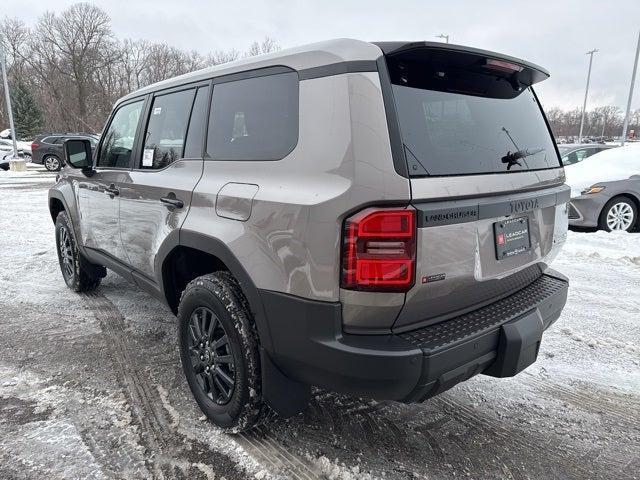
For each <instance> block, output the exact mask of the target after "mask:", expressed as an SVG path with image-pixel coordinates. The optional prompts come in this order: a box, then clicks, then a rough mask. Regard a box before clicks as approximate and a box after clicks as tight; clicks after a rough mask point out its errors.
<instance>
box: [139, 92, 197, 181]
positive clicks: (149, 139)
mask: <svg viewBox="0 0 640 480" xmlns="http://www.w3.org/2000/svg"><path fill="white" fill-rule="evenodd" d="M194 92H195V89H193V88H192V89H190V90H182V91H180V92H175V93H168V94H166V95H161V96H158V97H155V98H154V99H153V104H152V105H151V111H150V114H149V122H148V124H147V131H146V135H145V137H144V138H145V142H144V150H143V152H142V162H141V167H142V168H144V169H161V168H164V167H166V166H168V165H171V164H172V163H173V162H175V161H176V160H178V159H180V158H182V151H183V148H184V142H185V138H186V135H187V124H188V122H189V114H190V113H191V106H192V104H193V95H194Z"/></svg>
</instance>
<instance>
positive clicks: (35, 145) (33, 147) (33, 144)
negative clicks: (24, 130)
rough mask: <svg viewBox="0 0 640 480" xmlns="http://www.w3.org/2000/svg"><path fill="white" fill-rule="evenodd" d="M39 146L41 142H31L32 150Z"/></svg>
mask: <svg viewBox="0 0 640 480" xmlns="http://www.w3.org/2000/svg"><path fill="white" fill-rule="evenodd" d="M39 146H40V144H39V143H36V142H33V143H32V144H31V150H32V151H33V150H35V149H36V148H38V147H39Z"/></svg>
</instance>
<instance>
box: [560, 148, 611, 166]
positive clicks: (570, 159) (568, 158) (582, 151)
mask: <svg viewBox="0 0 640 480" xmlns="http://www.w3.org/2000/svg"><path fill="white" fill-rule="evenodd" d="M616 146H617V145H605V144H602V143H565V144H563V145H558V151H559V152H560V160H562V164H563V165H564V166H565V167H566V166H568V165H575V164H576V163H580V162H581V161H582V160H584V159H585V158H589V157H591V156H592V155H595V154H596V153H600V152H604V151H605V150H609V149H610V148H615V147H616Z"/></svg>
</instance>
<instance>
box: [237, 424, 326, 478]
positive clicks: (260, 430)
mask: <svg viewBox="0 0 640 480" xmlns="http://www.w3.org/2000/svg"><path fill="white" fill-rule="evenodd" d="M238 437H239V438H238V443H239V444H240V445H241V446H242V447H243V448H244V449H245V450H246V451H247V452H249V453H250V454H251V455H252V456H254V457H257V458H259V459H260V460H262V462H263V463H266V464H269V465H271V466H272V467H273V469H274V471H275V472H278V473H280V474H282V475H285V476H286V478H292V479H295V480H322V479H324V478H325V477H324V476H323V475H321V474H320V472H319V471H318V470H317V468H316V467H315V466H314V465H313V464H312V463H311V462H309V461H308V460H307V459H306V458H304V457H301V456H298V455H296V454H295V453H293V452H292V451H291V448H289V447H287V446H285V445H283V444H282V443H280V442H279V441H278V440H276V439H275V438H274V437H273V436H271V435H270V433H269V432H268V429H267V428H265V427H264V426H259V427H256V428H254V429H252V430H250V431H248V432H244V433H240V434H238Z"/></svg>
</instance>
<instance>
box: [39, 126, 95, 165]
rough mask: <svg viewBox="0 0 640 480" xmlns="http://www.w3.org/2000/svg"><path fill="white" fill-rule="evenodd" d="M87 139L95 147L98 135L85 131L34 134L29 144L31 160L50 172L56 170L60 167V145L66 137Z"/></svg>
mask: <svg viewBox="0 0 640 480" xmlns="http://www.w3.org/2000/svg"><path fill="white" fill-rule="evenodd" d="M72 137H73V138H80V139H87V140H89V141H90V142H91V146H92V148H94V149H95V147H96V145H97V144H98V140H99V138H98V136H97V135H93V134H87V133H46V134H42V135H38V136H36V138H35V139H34V140H33V143H32V144H31V161H32V162H33V163H37V164H40V165H44V167H45V168H46V169H47V170H49V171H50V172H57V171H58V170H60V168H61V167H62V158H63V157H62V145H63V144H64V141H65V140H67V139H68V138H72Z"/></svg>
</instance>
